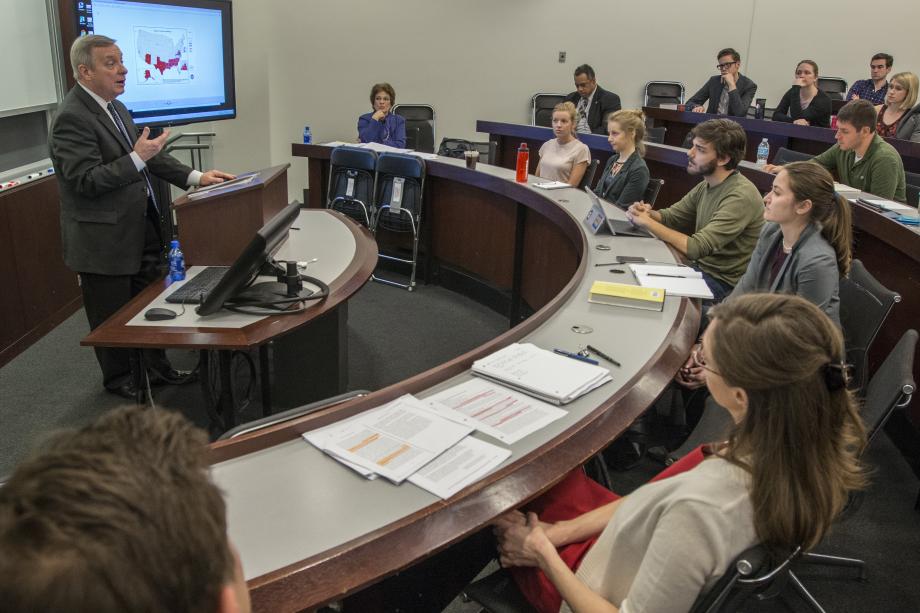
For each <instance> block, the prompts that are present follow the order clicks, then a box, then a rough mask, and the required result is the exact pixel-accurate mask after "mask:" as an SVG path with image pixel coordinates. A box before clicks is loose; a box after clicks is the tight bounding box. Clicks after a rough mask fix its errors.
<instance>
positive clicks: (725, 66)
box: [716, 62, 738, 70]
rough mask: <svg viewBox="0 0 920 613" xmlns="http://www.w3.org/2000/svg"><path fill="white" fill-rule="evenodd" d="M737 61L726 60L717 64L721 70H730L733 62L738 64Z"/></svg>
mask: <svg viewBox="0 0 920 613" xmlns="http://www.w3.org/2000/svg"><path fill="white" fill-rule="evenodd" d="M737 63H738V62H725V63H724V64H716V68H718V69H719V70H728V69H729V68H731V67H732V65H733V64H737Z"/></svg>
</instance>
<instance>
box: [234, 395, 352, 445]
mask: <svg viewBox="0 0 920 613" xmlns="http://www.w3.org/2000/svg"><path fill="white" fill-rule="evenodd" d="M368 394H370V392H369V391H367V390H353V391H350V392H345V393H344V394H339V395H337V396H332V397H331V398H325V399H323V400H317V401H316V402H311V403H310V404H305V405H303V406H299V407H294V408H293V409H289V410H287V411H281V412H280V413H275V414H274V415H269V416H267V417H263V418H261V419H256V420H253V421H250V422H247V423H245V424H240V425H239V426H237V427H235V428H231V429H230V430H227V431H226V432H224V433H223V434H221V435H220V437H219V438H218V439H217V440H219V441H225V440H227V439H231V438H236V437H238V436H243V435H244V434H249V433H250V432H255V431H257V430H261V429H262V428H268V427H269V426H274V425H276V424H281V423H284V422H286V421H290V420H292V419H297V418H298V417H303V416H304V415H309V414H310V413H315V412H317V411H322V410H323V409H328V408H329V407H331V406H335V405H337V404H342V403H343V402H348V401H349V400H353V399H354V398H360V397H361V396H367V395H368Z"/></svg>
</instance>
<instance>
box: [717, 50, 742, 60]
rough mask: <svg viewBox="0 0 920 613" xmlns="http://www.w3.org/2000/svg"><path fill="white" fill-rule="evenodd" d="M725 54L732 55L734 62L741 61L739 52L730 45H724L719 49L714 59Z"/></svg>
mask: <svg viewBox="0 0 920 613" xmlns="http://www.w3.org/2000/svg"><path fill="white" fill-rule="evenodd" d="M726 55H730V56H732V60H733V61H735V62H740V61H741V54H740V53H738V52H737V51H735V50H734V49H732V48H731V47H726V48H725V49H722V50H721V51H719V53H718V54H717V55H716V59H719V58H720V57H725V56H726Z"/></svg>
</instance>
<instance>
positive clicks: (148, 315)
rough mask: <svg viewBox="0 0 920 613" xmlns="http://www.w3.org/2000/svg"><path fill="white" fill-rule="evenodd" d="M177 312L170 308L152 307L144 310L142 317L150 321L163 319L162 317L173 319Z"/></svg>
mask: <svg viewBox="0 0 920 613" xmlns="http://www.w3.org/2000/svg"><path fill="white" fill-rule="evenodd" d="M177 315H178V313H176V312H175V311H173V310H172V309H161V308H153V309H147V311H145V312H144V319H148V320H150V321H163V320H164V319H175V318H176V316H177Z"/></svg>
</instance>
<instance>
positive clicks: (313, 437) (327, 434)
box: [301, 415, 377, 480]
mask: <svg viewBox="0 0 920 613" xmlns="http://www.w3.org/2000/svg"><path fill="white" fill-rule="evenodd" d="M358 417H361V416H360V415H359V416H358ZM358 417H352V418H351V419H348V420H345V421H341V422H338V423H335V424H332V425H330V426H326V427H325V428H319V429H317V430H311V431H310V432H305V433H304V434H302V435H301V436H303V438H304V440H305V441H307V442H308V443H310V444H311V445H313V446H314V447H316V448H317V449H319V450H320V451H322V452H324V453H326V454H327V455H330V456H332V457H333V458H335V459H336V460H338V461H339V462H341V463H342V464H344V465H345V466H347V467H348V468H350V469H352V470H353V471H355V472H356V473H358V474H359V475H361V476H362V477H364V478H365V479H372V480H373V479H376V478H377V473H375V472H374V471H372V470H369V469H367V468H364V467H363V466H358V465H357V464H355V463H354V462H349V461H348V460H346V459H344V458H340V457H338V456H336V455H335V454H333V453H331V452H330V451H329V450H328V449H327V448H326V445H327V444H328V443H329V441H330V440H332V439H334V438H335V437H336V436H338V437H340V438H341V437H344V436H346V434H347V433H349V432H352V431H353V430H354V429H355V428H356V427H357V424H356V420H357V419H358Z"/></svg>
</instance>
